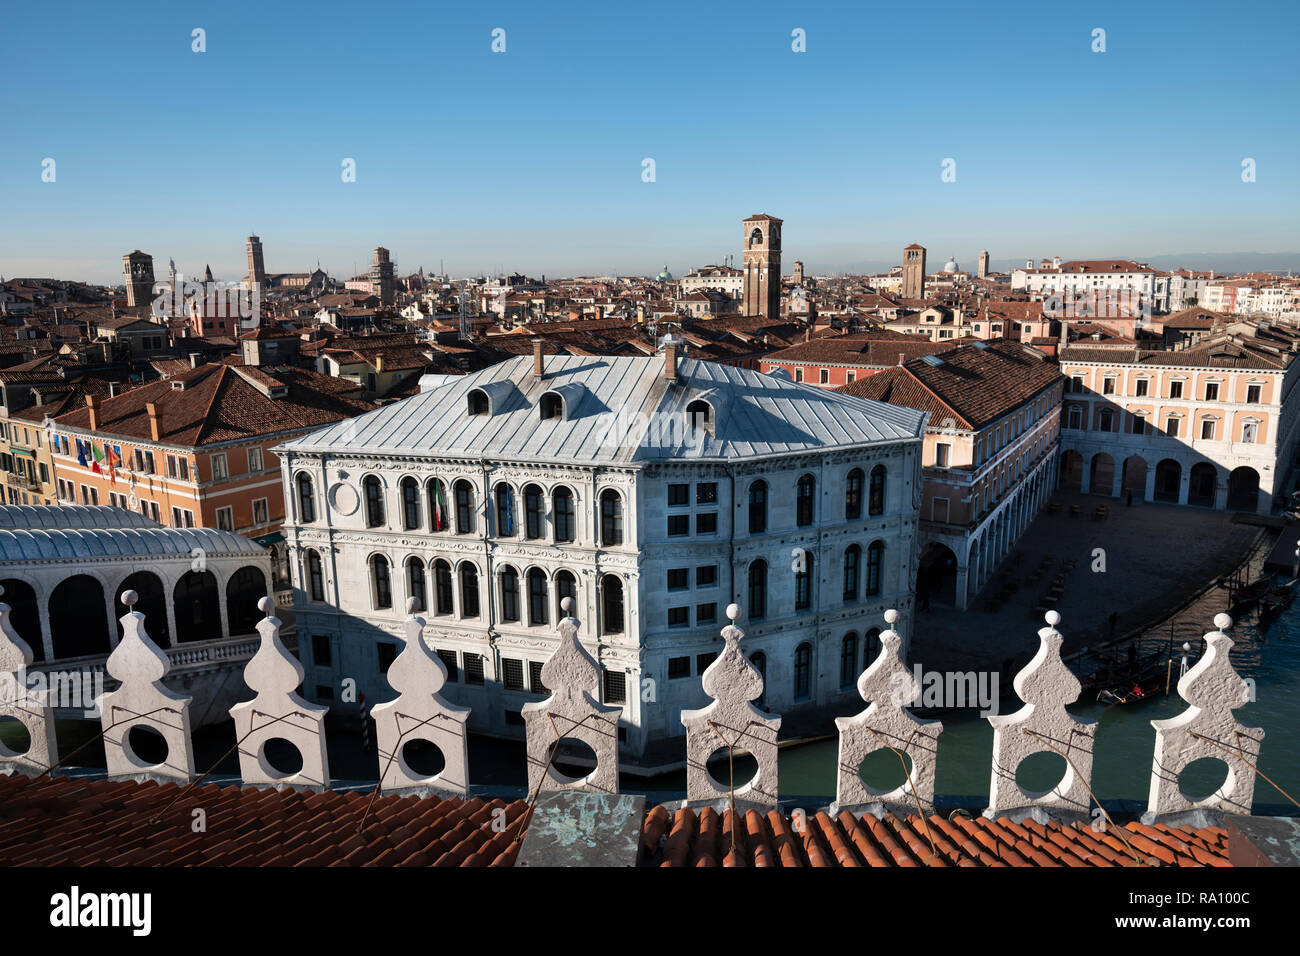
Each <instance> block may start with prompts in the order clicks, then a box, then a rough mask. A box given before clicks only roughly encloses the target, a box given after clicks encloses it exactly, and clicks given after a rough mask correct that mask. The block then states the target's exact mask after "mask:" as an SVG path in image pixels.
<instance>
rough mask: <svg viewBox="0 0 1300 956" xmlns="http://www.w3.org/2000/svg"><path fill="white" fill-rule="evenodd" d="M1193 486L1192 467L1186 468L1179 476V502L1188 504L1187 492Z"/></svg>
mask: <svg viewBox="0 0 1300 956" xmlns="http://www.w3.org/2000/svg"><path fill="white" fill-rule="evenodd" d="M1191 486H1192V469H1190V468H1184V469H1183V470H1182V474H1181V475H1180V476H1179V478H1178V503H1179V504H1180V505H1185V504H1187V492H1188V490H1189V489H1190V488H1191Z"/></svg>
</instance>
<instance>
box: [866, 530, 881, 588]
mask: <svg viewBox="0 0 1300 956" xmlns="http://www.w3.org/2000/svg"><path fill="white" fill-rule="evenodd" d="M884 554H885V545H884V543H883V542H881V541H873V542H871V544H869V545H867V588H866V592H867V596H868V597H875V596H876V595H878V594H880V565H881V559H882V558H883V557H884Z"/></svg>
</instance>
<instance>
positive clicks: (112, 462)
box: [104, 445, 122, 485]
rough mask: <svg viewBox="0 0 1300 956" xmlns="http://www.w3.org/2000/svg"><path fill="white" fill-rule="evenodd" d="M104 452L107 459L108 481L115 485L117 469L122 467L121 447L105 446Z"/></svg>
mask: <svg viewBox="0 0 1300 956" xmlns="http://www.w3.org/2000/svg"><path fill="white" fill-rule="evenodd" d="M104 451H105V452H106V453H107V457H108V480H109V483H110V484H114V485H115V484H117V469H119V468H121V467H122V446H121V445H105V446H104Z"/></svg>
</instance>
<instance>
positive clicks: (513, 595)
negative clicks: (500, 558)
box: [501, 565, 519, 623]
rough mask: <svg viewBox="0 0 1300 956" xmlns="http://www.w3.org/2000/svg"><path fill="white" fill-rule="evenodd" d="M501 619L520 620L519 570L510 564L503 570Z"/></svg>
mask: <svg viewBox="0 0 1300 956" xmlns="http://www.w3.org/2000/svg"><path fill="white" fill-rule="evenodd" d="M501 620H503V621H512V622H516V623H517V622H518V621H519V572H518V571H516V570H515V569H514V568H512V567H510V566H509V565H507V566H506V567H505V568H503V569H502V570H501Z"/></svg>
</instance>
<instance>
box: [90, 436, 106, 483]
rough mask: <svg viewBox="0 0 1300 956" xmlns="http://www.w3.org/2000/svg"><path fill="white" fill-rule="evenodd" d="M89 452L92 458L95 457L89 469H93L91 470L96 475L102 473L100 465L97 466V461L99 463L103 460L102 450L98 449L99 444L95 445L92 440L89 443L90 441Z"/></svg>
mask: <svg viewBox="0 0 1300 956" xmlns="http://www.w3.org/2000/svg"><path fill="white" fill-rule="evenodd" d="M90 454H91V455H92V456H93V457H94V459H95V461H94V463H93V464H92V465H91V466H90V470H91V471H93V472H94V473H95V474H97V475H102V474H103V473H104V472H103V471H102V470H101V469H100V467H99V463H100V462H101V461H103V460H104V453H103V452H102V451H100V450H99V446H98V445H96V444H95V443H94V442H91V443H90Z"/></svg>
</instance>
